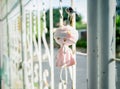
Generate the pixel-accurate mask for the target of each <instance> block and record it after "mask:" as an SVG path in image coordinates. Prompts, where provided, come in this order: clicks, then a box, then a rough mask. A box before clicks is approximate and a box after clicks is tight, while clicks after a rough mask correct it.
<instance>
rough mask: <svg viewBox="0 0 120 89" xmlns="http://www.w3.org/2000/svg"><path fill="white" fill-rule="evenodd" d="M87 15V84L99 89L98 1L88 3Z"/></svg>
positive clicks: (90, 0) (89, 86)
mask: <svg viewBox="0 0 120 89" xmlns="http://www.w3.org/2000/svg"><path fill="white" fill-rule="evenodd" d="M87 13H88V15H87V18H88V20H87V21H88V30H87V34H88V35H87V47H88V48H87V54H88V55H87V69H88V70H87V72H88V74H87V77H88V80H87V83H88V89H98V87H97V85H98V44H97V43H98V35H97V0H88V1H87Z"/></svg>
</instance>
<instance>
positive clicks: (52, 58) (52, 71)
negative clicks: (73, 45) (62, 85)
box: [50, 0, 54, 89]
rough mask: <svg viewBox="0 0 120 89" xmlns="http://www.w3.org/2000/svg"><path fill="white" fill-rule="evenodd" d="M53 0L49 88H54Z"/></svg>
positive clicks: (51, 1) (51, 7)
mask: <svg viewBox="0 0 120 89" xmlns="http://www.w3.org/2000/svg"><path fill="white" fill-rule="evenodd" d="M52 3H53V0H50V53H51V89H54V57H53V55H54V50H53V48H54V43H53V5H52Z"/></svg>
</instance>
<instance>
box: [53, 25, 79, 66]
mask: <svg viewBox="0 0 120 89" xmlns="http://www.w3.org/2000/svg"><path fill="white" fill-rule="evenodd" d="M54 39H55V41H56V42H57V43H58V44H59V45H60V49H59V50H58V54H57V61H56V66H57V67H68V66H72V65H74V64H75V63H76V62H75V59H74V56H73V52H72V50H71V49H70V48H69V46H70V45H73V44H75V43H76V42H77V40H78V32H77V31H76V30H75V29H74V28H73V27H71V26H69V25H67V26H61V27H59V28H58V29H57V30H56V31H55V33H54Z"/></svg>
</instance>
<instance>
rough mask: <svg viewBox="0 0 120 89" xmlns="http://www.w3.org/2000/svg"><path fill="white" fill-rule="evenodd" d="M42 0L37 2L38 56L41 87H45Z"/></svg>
mask: <svg viewBox="0 0 120 89" xmlns="http://www.w3.org/2000/svg"><path fill="white" fill-rule="evenodd" d="M40 3H41V2H40V1H39V0H38V2H37V9H38V10H37V11H38V12H37V15H38V53H39V57H38V60H39V89H42V88H43V74H42V71H43V70H42V48H41V46H42V44H41V37H42V32H41V30H42V29H41V25H40V24H41V23H40V18H41V17H40V8H41V6H39V4H40Z"/></svg>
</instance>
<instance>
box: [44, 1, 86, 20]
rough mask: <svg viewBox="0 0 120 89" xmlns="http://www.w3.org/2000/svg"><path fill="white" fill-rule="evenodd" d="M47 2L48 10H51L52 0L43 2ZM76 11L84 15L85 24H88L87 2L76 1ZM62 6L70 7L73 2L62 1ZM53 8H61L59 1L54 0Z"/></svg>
mask: <svg viewBox="0 0 120 89" xmlns="http://www.w3.org/2000/svg"><path fill="white" fill-rule="evenodd" d="M43 1H44V2H45V7H46V9H47V8H49V5H48V3H49V1H50V0H43ZM46 2H48V3H46ZM74 5H75V10H76V11H77V12H78V14H81V15H82V18H83V22H87V0H74ZM62 6H63V7H64V6H66V7H70V6H71V0H62ZM53 7H60V5H59V0H53Z"/></svg>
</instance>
